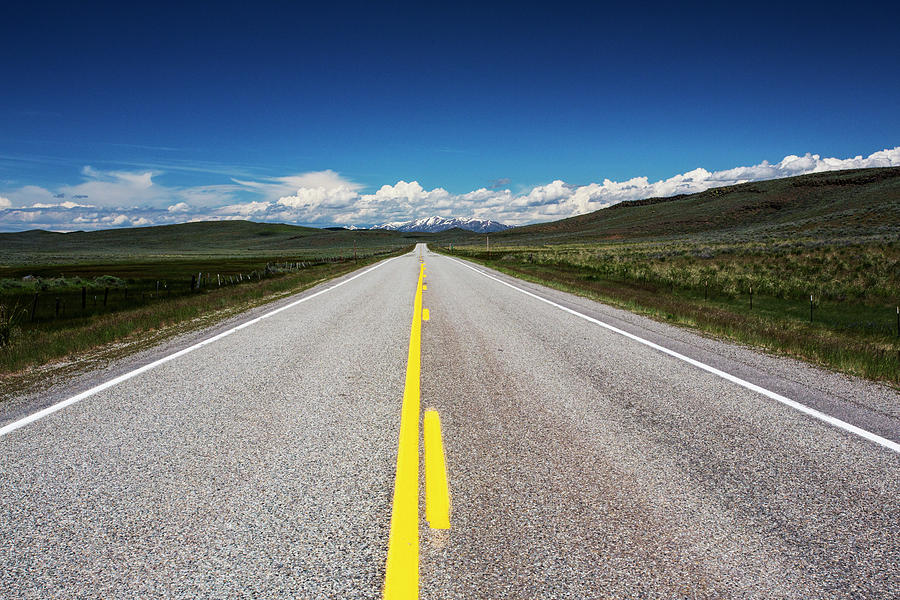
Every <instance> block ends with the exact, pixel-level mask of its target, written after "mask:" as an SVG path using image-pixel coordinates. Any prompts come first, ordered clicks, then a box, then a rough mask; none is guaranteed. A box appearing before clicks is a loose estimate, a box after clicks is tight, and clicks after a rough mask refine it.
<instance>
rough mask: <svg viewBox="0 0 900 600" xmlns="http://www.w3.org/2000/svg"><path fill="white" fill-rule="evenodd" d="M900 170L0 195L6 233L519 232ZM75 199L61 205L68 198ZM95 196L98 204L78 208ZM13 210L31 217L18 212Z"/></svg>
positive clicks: (131, 182) (82, 189)
mask: <svg viewBox="0 0 900 600" xmlns="http://www.w3.org/2000/svg"><path fill="white" fill-rule="evenodd" d="M890 166H900V146H898V147H896V148H893V149H886V150H882V151H880V152H875V153H873V154H870V155H869V156H866V157H863V156H855V157H852V158H843V159H840V158H822V157H821V156H820V155H818V154H804V155H802V156H798V155H789V156H785V157H784V158H783V159H781V160H780V161H778V162H776V163H769V162H768V161H763V162H760V163H758V164H755V165H750V166H739V167H734V168H731V169H725V170H721V171H709V170H707V169H704V168H702V167H698V168H696V169H693V170H691V171H688V172H686V173H680V174H677V175H673V176H671V177H669V178H667V179H660V180H658V181H650V180H649V179H648V178H647V177H634V178H631V179H627V180H624V181H613V180H610V179H603V180H602V182H592V183H587V184H584V185H575V184H571V183H567V182H565V181H562V180H554V181H551V182H549V183H545V184H541V185H537V186H534V187H532V188H528V189H523V190H518V191H516V192H513V191H512V190H510V189H509V188H508V187H502V186H503V185H506V184H508V183H509V181H508V180H497V181H495V182H492V183H491V184H490V185H489V186H488V187H482V188H479V189H476V190H472V191H470V192H465V193H461V194H454V193H450V192H449V191H448V190H446V189H444V188H442V187H435V188H432V189H427V188H425V187H424V186H423V185H421V184H420V183H419V182H418V181H416V180H410V181H407V180H400V181H397V182H396V183H394V184H385V185H382V186H380V187H379V188H378V189H376V190H375V191H374V192H372V193H364V191H363V186H362V185H361V184H359V183H357V182H354V181H351V180H349V179H347V178H345V177H343V176H341V175H340V174H339V173H337V172H336V171H332V170H325V171H313V172H309V173H301V174H298V175H288V176H284V177H272V178H266V179H262V180H260V181H251V180H243V179H240V180H239V179H232V182H231V183H226V184H213V185H204V186H190V187H173V186H166V185H162V184H160V183H159V182H158V181H157V179H158V178H159V176H160V175H161V173H158V172H153V171H134V172H131V171H103V170H99V169H95V168H93V167H90V166H86V167H84V168H83V169H82V171H81V176H82V181H81V182H80V183H77V184H74V185H68V186H61V187H60V188H58V189H55V190H49V189H45V188H42V187H39V186H24V187H21V188H18V189H15V190H9V191H7V190H0V193H2V195H0V229H7V230H8V229H24V228H34V227H40V228H44V229H54V230H72V229H75V228H82V229H92V228H93V229H96V228H105V227H128V226H140V225H151V224H167V223H181V222H185V221H200V220H231V219H253V220H256V221H271V222H287V223H299V224H312V225H322V226H324V225H333V224H341V225H359V226H368V225H376V224H381V223H385V222H390V221H407V220H410V219H416V218H421V217H429V216H434V215H437V216H444V217H450V216H455V217H475V218H480V219H494V220H497V221H501V222H504V223H509V224H512V225H521V224H526V223H532V222H536V221H543V220H551V219H558V218H563V217H569V216H574V215H578V214H584V213H587V212H591V211H594V210H598V209H600V208H605V207H607V206H611V205H613V204H616V203H618V202H622V201H626V200H638V199H642V198H649V197H654V196H672V195H676V194H686V193H693V192H699V191H703V190H706V189H709V188H712V187H719V186H725V185H733V184H737V183H743V182H748V181H759V180H763V179H775V178H779V177H789V176H793V175H801V174H805V173H817V172H822V171H829V170H837V169H855V168H865V167H890ZM64 197H68V198H71V199H72V200H68V201H65V202H60V201H59V200H60V199H61V198H64ZM87 197H90V202H91V203H90V204H86V203H79V202H76V200H79V199H84V198H87ZM13 206H17V207H22V208H13Z"/></svg>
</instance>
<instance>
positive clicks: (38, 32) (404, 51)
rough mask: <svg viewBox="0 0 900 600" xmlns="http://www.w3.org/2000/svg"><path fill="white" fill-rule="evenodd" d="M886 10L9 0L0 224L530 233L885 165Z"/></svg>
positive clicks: (898, 138)
mask: <svg viewBox="0 0 900 600" xmlns="http://www.w3.org/2000/svg"><path fill="white" fill-rule="evenodd" d="M623 4H624V3H623ZM897 6H898V5H897V4H896V3H881V4H867V3H865V2H857V3H854V4H853V5H852V7H849V6H848V7H847V8H842V9H840V10H838V11H834V10H831V9H828V8H826V7H825V5H822V4H820V3H816V4H813V3H809V4H801V3H791V4H785V5H780V4H779V5H773V4H746V3H745V4H739V5H738V4H732V5H727V6H726V5H723V6H720V7H711V6H709V5H707V4H689V3H676V4H672V3H665V4H652V3H651V4H641V5H635V6H632V7H626V6H604V5H602V4H600V3H583V4H582V3H567V2H554V3H545V4H540V5H527V4H523V3H490V4H485V3H465V2H454V3H445V4H444V5H443V6H440V7H431V6H428V5H427V3H388V4H384V5H377V4H370V3H340V2H332V3H321V4H318V3H317V4H315V5H307V4H304V3H296V2H235V3H229V2H219V3H209V4H203V5H200V4H192V5H190V6H180V5H177V4H167V3H153V4H139V5H134V4H132V3H123V2H115V3H94V2H88V3H84V4H81V3H65V4H54V3H37V4H34V5H32V3H20V4H19V5H18V6H4V18H3V19H2V20H0V39H2V43H3V52H2V53H0V86H2V87H0V229H3V230H16V229H28V228H32V227H45V228H52V229H57V230H69V229H89V228H97V227H108V226H128V225H136V224H137V225H141V224H151V223H165V222H177V221H179V220H182V221H183V220H189V219H198V218H238V217H241V218H243V217H246V218H252V219H254V220H277V221H287V222H295V223H309V224H319V225H330V224H333V223H340V224H351V223H352V224H356V225H369V224H374V223H378V222H384V221H390V220H403V219H407V218H413V217H420V216H427V215H430V214H434V213H437V214H443V215H455V216H473V215H474V216H481V217H489V218H497V219H500V220H504V221H507V222H514V223H521V222H529V221H536V220H548V219H552V218H558V217H562V216H569V215H570V214H576V213H578V212H584V211H586V210H591V209H596V208H599V207H602V206H605V205H608V204H610V203H612V202H615V201H618V200H622V199H630V198H632V197H640V196H642V195H646V194H657V193H677V192H678V191H684V190H693V189H702V188H703V187H704V186H705V187H709V186H710V185H718V184H722V183H723V182H724V183H729V182H732V181H737V180H747V179H751V178H755V177H759V176H780V175H784V174H794V173H798V172H805V171H804V169H806V170H810V169H822V168H839V167H845V166H870V165H873V166H874V165H881V164H900V162H898V161H900V151H897V150H896V149H897V147H898V146H900V100H898V99H900V72H898V71H900V69H898V65H900V43H898V42H897V36H896V24H897V23H898V22H900V9H898V8H897ZM885 151H886V152H885ZM874 153H880V154H876V155H875V158H870V157H871V156H872V155H873V154H874ZM807 155H809V156H807ZM793 156H796V157H798V158H797V159H796V160H794V159H793V158H791V157H793ZM785 157H788V159H787V162H784V161H785ZM856 157H859V159H856ZM826 158H835V159H842V160H847V159H851V162H850V163H841V162H832V163H828V162H827V161H825V159H826ZM854 160H855V162H853V161H854ZM782 163H783V168H781V169H780V170H779V169H777V168H773V167H772V165H779V164H782ZM737 167H746V168H747V169H749V170H744V171H741V172H740V173H737V174H735V172H733V169H735V168H737ZM801 167H802V168H801ZM698 168H700V169H703V170H704V171H703V172H698V171H696V170H697V169H698ZM720 172H725V173H726V174H725V175H721V174H719V173H720ZM691 173H693V175H691ZM704 173H706V174H704ZM761 173H762V175H760V174H761ZM717 174H718V175H717ZM642 178H645V179H642ZM673 178H675V180H674V182H672V180H673ZM607 180H608V181H609V182H610V184H611V185H605V184H604V182H605V181H607ZM666 181H670V184H669V185H666V184H665V182H666ZM629 182H631V183H629ZM590 186H595V187H590ZM679 186H680V187H679ZM579 189H580V190H582V192H581V196H580V198H576V197H575V196H576V194H577V193H578V190H579ZM75 196H78V198H74V197H75ZM282 199H285V201H283V202H282V201H281V200H282ZM62 204H67V205H68V206H60V205H62ZM35 205H38V206H37V207H36V206H35ZM74 205H78V206H74ZM173 207H174V208H173Z"/></svg>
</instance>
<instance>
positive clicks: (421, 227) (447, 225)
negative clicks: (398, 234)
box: [372, 217, 511, 233]
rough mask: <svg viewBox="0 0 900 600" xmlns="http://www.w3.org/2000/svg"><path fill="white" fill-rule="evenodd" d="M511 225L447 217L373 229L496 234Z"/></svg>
mask: <svg viewBox="0 0 900 600" xmlns="http://www.w3.org/2000/svg"><path fill="white" fill-rule="evenodd" d="M510 227H511V226H510V225H504V224H503V223H498V222H497V221H491V220H483V219H458V218H449V219H448V218H445V217H426V218H423V219H416V220H414V221H398V222H394V223H385V224H383V225H376V226H375V227H372V229H388V230H391V231H404V232H410V231H415V232H422V233H439V232H441V231H447V230H448V229H454V228H457V229H465V230H466V231H474V232H475V233H494V232H495V231H503V230H504V229H509V228H510Z"/></svg>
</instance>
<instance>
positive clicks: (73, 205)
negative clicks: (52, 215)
mask: <svg viewBox="0 0 900 600" xmlns="http://www.w3.org/2000/svg"><path fill="white" fill-rule="evenodd" d="M31 208H67V209H72V208H96V207H95V206H94V205H93V204H78V203H77V202H72V201H71V200H66V201H65V202H60V203H59V204H45V203H42V202H36V203H34V204H32V205H31Z"/></svg>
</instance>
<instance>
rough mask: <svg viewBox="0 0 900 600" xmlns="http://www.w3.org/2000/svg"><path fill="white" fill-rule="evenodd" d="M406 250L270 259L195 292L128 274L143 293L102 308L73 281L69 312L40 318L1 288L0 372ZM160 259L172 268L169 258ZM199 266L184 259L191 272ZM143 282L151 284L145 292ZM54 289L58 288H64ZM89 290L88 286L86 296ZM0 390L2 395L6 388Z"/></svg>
mask: <svg viewBox="0 0 900 600" xmlns="http://www.w3.org/2000/svg"><path fill="white" fill-rule="evenodd" d="M408 251H409V247H407V248H403V249H401V250H396V251H392V252H385V253H379V254H370V255H368V256H366V257H364V258H359V259H358V260H356V261H354V260H353V259H352V258H344V259H337V258H336V259H332V260H321V261H317V262H314V263H306V264H305V266H302V267H298V268H284V269H280V268H277V267H276V268H272V267H271V266H270V273H269V274H268V275H263V274H262V273H261V272H260V273H259V275H260V276H259V278H256V277H253V278H246V276H245V281H244V283H242V284H234V285H223V286H222V287H219V286H217V285H209V286H208V287H203V288H200V289H199V290H195V291H193V292H192V291H190V289H189V287H188V288H185V286H184V285H182V286H181V288H182V290H180V291H179V293H177V294H174V295H167V294H163V293H160V294H155V289H156V288H155V281H156V279H155V278H154V279H152V280H149V279H141V280H136V279H131V280H130V281H131V284H130V285H132V286H134V287H136V288H140V289H143V290H144V293H143V295H138V294H139V293H138V292H137V291H133V292H132V299H133V301H134V302H135V304H117V305H115V306H113V305H111V304H108V306H107V309H106V312H95V311H94V310H93V309H94V308H96V307H93V306H92V307H91V308H90V309H88V310H86V311H85V312H84V313H82V312H81V311H80V301H81V290H80V287H78V286H76V287H78V289H77V291H75V292H73V293H74V294H75V297H76V298H77V300H78V302H79V305H78V307H77V309H76V308H74V307H73V308H71V309H70V313H69V316H63V317H61V318H52V317H47V318H41V319H37V320H36V321H35V322H31V321H30V320H29V316H30V315H29V314H28V312H29V308H30V307H29V306H28V304H24V305H23V303H22V302H21V299H20V298H16V300H15V301H14V302H9V300H10V297H9V296H7V297H6V301H7V302H6V304H5V306H6V307H7V308H5V309H4V311H3V312H4V319H5V320H6V321H7V322H10V319H11V318H12V321H11V327H10V329H11V332H10V334H11V335H10V337H9V340H8V343H7V344H6V345H5V346H4V347H2V348H0V375H2V376H3V377H4V378H8V377H9V376H11V375H14V374H21V373H22V372H23V371H25V370H27V369H29V368H31V367H35V366H39V365H43V364H46V363H49V362H52V361H59V360H61V359H67V358H72V357H77V356H78V355H82V354H85V353H87V352H90V351H92V350H96V349H97V348H99V347H103V346H109V345H113V344H116V343H121V342H126V341H131V342H134V341H135V340H136V339H139V338H141V337H153V339H154V341H155V342H158V341H159V339H158V335H157V334H159V332H162V331H166V332H170V333H171V335H175V334H177V333H183V332H185V331H189V330H192V329H195V328H199V327H204V326H209V325H212V324H214V323H215V322H218V321H221V320H223V319H225V318H227V317H229V316H232V315H234V314H237V313H239V312H242V311H244V310H247V309H249V308H252V307H255V306H259V305H262V304H265V303H268V302H271V301H274V300H277V299H279V298H283V297H285V296H289V295H291V294H295V293H298V292H300V291H303V290H305V289H307V288H309V287H312V286H313V285H316V284H318V283H320V282H322V281H326V280H328V279H332V278H335V277H339V276H341V275H344V274H346V273H349V272H351V271H354V270H356V269H358V268H361V267H364V266H367V265H370V264H372V263H375V262H377V261H379V260H382V259H384V258H388V257H390V256H398V255H400V254H403V253H404V252H408ZM282 264H284V265H286V264H287V263H282ZM160 265H161V266H162V267H165V268H166V269H167V272H171V270H170V267H171V265H170V264H167V263H160ZM263 265H265V261H263ZM197 266H198V265H197V264H189V265H184V267H185V268H186V269H187V268H188V267H189V268H190V270H191V272H193V270H194V269H196V268H197ZM57 270H58V269H57ZM120 279H121V278H120ZM151 281H152V282H153V283H152V285H153V287H152V288H151V287H150V286H151V283H150V282H151ZM69 283H71V281H69ZM79 283H82V282H79ZM182 283H183V282H182ZM188 286H189V283H188ZM69 287H71V286H69ZM149 289H153V290H154V291H153V292H150V291H149ZM185 289H186V291H185ZM56 291H57V292H59V293H63V291H62V289H60V290H56ZM93 295H94V294H91V296H92V297H93ZM92 301H93V298H92ZM97 310H99V309H97ZM139 346H140V344H128V343H125V344H122V348H123V352H127V351H126V350H125V348H126V347H128V348H130V347H135V348H137V347H139ZM0 391H2V392H3V395H5V394H7V393H9V392H10V390H6V389H4V390H0Z"/></svg>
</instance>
